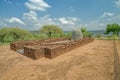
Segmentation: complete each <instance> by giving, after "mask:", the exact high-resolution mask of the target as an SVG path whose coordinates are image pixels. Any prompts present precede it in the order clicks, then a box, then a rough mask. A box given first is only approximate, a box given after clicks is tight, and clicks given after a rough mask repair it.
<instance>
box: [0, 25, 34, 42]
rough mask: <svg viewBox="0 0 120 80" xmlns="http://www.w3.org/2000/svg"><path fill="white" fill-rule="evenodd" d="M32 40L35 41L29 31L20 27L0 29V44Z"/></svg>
mask: <svg viewBox="0 0 120 80" xmlns="http://www.w3.org/2000/svg"><path fill="white" fill-rule="evenodd" d="M32 39H34V36H33V35H32V34H31V33H30V32H29V31H26V30H23V29H21V28H18V27H12V28H1V29H0V42H12V41H18V40H32Z"/></svg>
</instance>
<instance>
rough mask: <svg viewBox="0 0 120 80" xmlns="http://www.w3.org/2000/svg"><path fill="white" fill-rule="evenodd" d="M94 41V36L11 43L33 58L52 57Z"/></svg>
mask: <svg viewBox="0 0 120 80" xmlns="http://www.w3.org/2000/svg"><path fill="white" fill-rule="evenodd" d="M92 41H93V39H92V38H84V39H79V40H69V39H63V38H60V39H47V40H33V41H18V42H13V43H10V48H11V49H12V50H14V51H17V52H19V53H21V54H23V55H25V56H27V57H29V58H32V59H39V58H41V57H46V58H49V59H52V58H55V57H57V56H59V55H61V54H64V53H66V52H68V51H71V50H73V49H75V48H78V47H80V46H82V45H85V44H87V43H89V42H92Z"/></svg>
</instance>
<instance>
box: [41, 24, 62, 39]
mask: <svg viewBox="0 0 120 80" xmlns="http://www.w3.org/2000/svg"><path fill="white" fill-rule="evenodd" d="M40 33H44V34H46V35H47V36H48V38H51V37H52V35H53V34H63V31H62V29H61V28H59V27H58V26H57V25H44V26H43V27H42V28H41V29H40Z"/></svg>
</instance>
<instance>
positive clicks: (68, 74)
mask: <svg viewBox="0 0 120 80" xmlns="http://www.w3.org/2000/svg"><path fill="white" fill-rule="evenodd" d="M117 44H118V45H117V48H120V47H119V45H120V42H119V43H117ZM113 53H114V50H113V41H108V40H95V41H94V42H92V43H89V44H87V45H84V46H82V47H79V48H77V49H75V50H72V51H70V52H68V53H66V54H63V55H61V56H59V57H56V58H54V59H46V58H41V59H38V60H32V59H30V58H27V57H25V56H23V55H21V54H18V53H17V52H14V51H12V50H10V49H9V46H1V47H0V80H113V77H114V66H113V65H114V54H113Z"/></svg>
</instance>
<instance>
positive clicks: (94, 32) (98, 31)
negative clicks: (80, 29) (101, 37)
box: [89, 30, 105, 35]
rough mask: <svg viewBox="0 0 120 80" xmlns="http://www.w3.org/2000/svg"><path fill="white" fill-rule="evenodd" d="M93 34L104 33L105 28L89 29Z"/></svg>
mask: <svg viewBox="0 0 120 80" xmlns="http://www.w3.org/2000/svg"><path fill="white" fill-rule="evenodd" d="M89 32H90V33H92V34H94V35H95V34H103V33H104V32H105V30H93V31H89Z"/></svg>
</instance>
